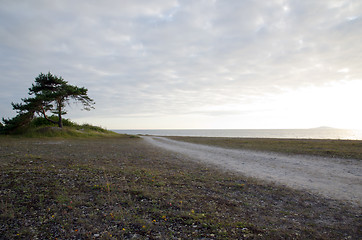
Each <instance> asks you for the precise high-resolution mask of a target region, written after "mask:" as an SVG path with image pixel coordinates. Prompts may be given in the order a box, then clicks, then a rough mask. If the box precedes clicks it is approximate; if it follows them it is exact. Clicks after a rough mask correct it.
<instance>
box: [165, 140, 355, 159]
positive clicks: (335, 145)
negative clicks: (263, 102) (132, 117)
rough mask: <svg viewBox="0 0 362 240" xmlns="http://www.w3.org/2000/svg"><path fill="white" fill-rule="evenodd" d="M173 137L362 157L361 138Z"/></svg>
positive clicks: (330, 155)
mask: <svg viewBox="0 0 362 240" xmlns="http://www.w3.org/2000/svg"><path fill="white" fill-rule="evenodd" d="M169 138H171V139H175V140H180V141H186V142H192V143H198V144H206V145H213V146H219V147H224V148H235V149H249V150H259V151H272V152H280V153H286V154H309V155H318V156H325V157H339V158H353V159H360V160H361V159H362V141H361V140H326V139H274V138H222V137H220V138H219V137H169Z"/></svg>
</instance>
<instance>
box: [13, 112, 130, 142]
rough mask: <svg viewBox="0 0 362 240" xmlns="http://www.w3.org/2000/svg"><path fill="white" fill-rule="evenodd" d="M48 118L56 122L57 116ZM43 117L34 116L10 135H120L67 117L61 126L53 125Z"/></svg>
mask: <svg viewBox="0 0 362 240" xmlns="http://www.w3.org/2000/svg"><path fill="white" fill-rule="evenodd" d="M48 119H50V120H52V121H54V122H56V121H58V117H57V116H50V117H48ZM48 119H45V118H44V117H36V118H34V119H33V120H32V121H30V122H29V123H28V124H27V125H26V126H22V127H18V128H16V130H14V131H13V132H12V134H11V135H12V136H22V137H32V138H37V137H62V138H67V137H82V138H84V137H122V136H123V135H121V134H117V133H115V132H113V131H108V130H106V129H104V128H101V127H97V126H92V125H90V124H77V123H75V122H72V121H70V120H69V119H63V120H62V122H63V128H59V127H55V126H54V124H53V123H52V122H50V121H48Z"/></svg>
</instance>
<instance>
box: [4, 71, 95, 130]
mask: <svg viewBox="0 0 362 240" xmlns="http://www.w3.org/2000/svg"><path fill="white" fill-rule="evenodd" d="M87 92H88V89H86V88H84V87H77V86H73V85H70V84H68V82H67V81H65V80H64V79H63V78H62V77H58V76H56V75H53V74H51V73H50V72H48V73H47V74H43V73H40V74H39V76H38V77H36V78H35V82H34V83H33V84H32V86H31V88H29V95H30V97H28V98H23V99H22V101H23V102H22V103H11V104H12V106H13V109H14V110H16V111H17V113H18V115H17V116H16V117H14V118H12V119H3V122H4V124H5V126H3V128H6V127H8V128H9V127H10V128H11V127H18V126H21V125H25V124H27V123H28V122H30V121H31V120H32V119H33V118H34V115H35V114H38V115H39V116H43V117H44V118H45V119H47V120H48V121H49V122H52V123H54V124H57V125H58V126H59V127H60V128H62V127H63V122H62V115H64V114H66V113H67V112H66V110H65V106H66V105H67V104H68V105H69V104H70V103H71V100H73V101H74V102H80V103H81V104H82V105H83V109H84V110H88V111H89V110H90V109H92V108H94V107H93V105H94V103H95V102H94V100H93V99H91V98H90V97H89V96H88V95H87ZM48 112H50V113H52V114H56V115H57V116H58V120H57V121H54V120H52V119H50V118H49V116H48Z"/></svg>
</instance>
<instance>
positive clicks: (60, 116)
mask: <svg viewBox="0 0 362 240" xmlns="http://www.w3.org/2000/svg"><path fill="white" fill-rule="evenodd" d="M58 126H59V127H60V128H63V121H62V105H61V103H59V102H58Z"/></svg>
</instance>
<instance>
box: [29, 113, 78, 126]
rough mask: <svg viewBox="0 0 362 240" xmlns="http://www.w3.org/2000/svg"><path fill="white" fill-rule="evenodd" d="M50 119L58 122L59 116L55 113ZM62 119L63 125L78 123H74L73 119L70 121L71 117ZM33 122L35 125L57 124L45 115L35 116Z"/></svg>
mask: <svg viewBox="0 0 362 240" xmlns="http://www.w3.org/2000/svg"><path fill="white" fill-rule="evenodd" d="M49 119H50V120H52V121H55V122H57V121H58V119H59V118H58V117H57V116H55V115H53V116H50V117H49ZM62 120H63V126H66V127H74V126H76V124H75V123H73V122H72V121H70V120H69V119H62ZM31 124H32V125H33V126H34V127H41V126H53V125H55V124H54V123H52V122H50V121H48V120H46V119H45V118H44V117H37V118H34V119H33V121H32V122H31Z"/></svg>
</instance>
